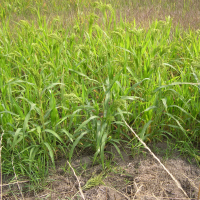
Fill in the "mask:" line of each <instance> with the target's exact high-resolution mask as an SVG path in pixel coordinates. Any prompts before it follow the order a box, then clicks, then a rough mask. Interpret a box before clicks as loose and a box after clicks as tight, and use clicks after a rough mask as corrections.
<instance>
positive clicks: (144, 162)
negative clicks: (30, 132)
mask: <svg viewBox="0 0 200 200" xmlns="http://www.w3.org/2000/svg"><path fill="white" fill-rule="evenodd" d="M151 149H153V150H154V152H155V151H156V152H159V153H158V154H157V156H158V158H159V159H160V160H161V162H162V163H163V164H164V165H165V167H166V168H167V169H168V170H169V171H170V172H171V173H172V174H173V176H174V177H175V178H176V179H177V180H178V181H179V182H180V184H181V186H182V188H183V190H184V191H185V192H186V193H187V196H185V195H184V193H183V192H182V191H181V190H180V189H179V188H178V187H177V185H176V183H175V182H174V181H173V180H172V178H171V177H170V176H169V174H168V173H167V172H166V171H165V170H164V169H163V167H162V166H161V165H160V164H159V163H158V162H157V161H156V160H155V159H154V158H153V157H152V156H151V155H150V154H149V153H148V152H147V151H145V150H142V149H141V150H140V154H135V153H134V154H135V155H133V152H131V150H129V149H127V150H126V151H123V150H122V155H123V159H124V160H122V159H121V158H120V156H118V153H117V152H116V150H115V149H114V148H113V147H108V148H107V151H109V152H112V154H110V153H106V160H107V161H106V163H107V164H105V166H106V169H105V170H104V171H102V166H101V164H97V163H96V164H95V165H93V163H92V157H90V156H82V157H81V158H79V159H76V160H74V161H73V162H72V166H73V168H74V169H75V171H76V175H77V178H78V180H79V182H80V185H81V188H82V190H83V195H84V198H85V199H87V200H89V199H91V200H93V199H95V200H123V199H124V200H125V199H130V200H132V199H141V200H143V199H144V200H150V199H152V200H153V199H171V200H172V199H174V200H175V199H197V198H198V193H199V189H200V188H199V186H200V167H199V165H197V164H196V163H195V162H194V163H191V162H190V163H189V162H188V161H187V160H186V159H185V158H182V157H181V156H180V154H179V152H177V151H176V150H174V151H173V150H172V149H170V148H169V147H167V145H166V143H158V144H157V145H156V146H154V147H151ZM141 152H142V153H141ZM166 155H168V156H170V158H168V159H166ZM108 161H109V162H108ZM108 163H109V164H108ZM84 164H85V168H84ZM86 166H87V167H86ZM95 177H96V180H97V178H98V177H99V182H98V183H100V184H99V185H96V186H95V183H94V182H93V183H91V182H90V183H91V184H90V186H88V188H85V187H84V186H85V184H86V183H89V182H88V180H89V179H90V178H93V180H94V178H95ZM101 177H102V179H101ZM77 178H76V177H75V176H74V174H73V172H72V170H71V172H69V166H68V164H67V161H66V160H64V159H63V160H60V161H59V162H57V167H56V171H54V172H53V171H52V173H51V175H50V176H49V177H48V179H47V181H46V182H47V183H48V184H47V185H46V186H45V187H44V188H43V191H40V192H38V193H37V194H36V193H35V194H31V193H24V199H26V200H33V199H76V200H78V199H82V197H81V194H80V192H79V184H78V181H77ZM90 180H91V179H90ZM91 185H93V186H91ZM4 189H5V190H4V198H3V199H5V200H6V199H15V198H14V197H8V195H7V197H6V195H5V193H6V188H4ZM10 189H11V187H10ZM14 189H15V190H17V189H18V188H17V186H15V187H13V188H12V190H14ZM18 191H19V190H18ZM7 192H8V188H7ZM18 193H19V192H18ZM16 194H17V193H16ZM17 196H19V198H18V199H22V198H20V194H18V195H17Z"/></svg>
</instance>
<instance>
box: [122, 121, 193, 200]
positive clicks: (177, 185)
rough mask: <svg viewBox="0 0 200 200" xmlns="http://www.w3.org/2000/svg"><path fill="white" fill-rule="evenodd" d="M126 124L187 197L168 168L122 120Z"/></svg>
mask: <svg viewBox="0 0 200 200" xmlns="http://www.w3.org/2000/svg"><path fill="white" fill-rule="evenodd" d="M123 120H124V119H123ZM124 123H125V124H126V126H127V127H128V128H129V129H130V130H131V132H132V133H133V134H134V135H135V137H137V139H138V140H139V141H140V142H141V143H142V144H143V145H144V147H145V148H146V149H147V150H148V151H149V152H150V154H151V155H152V156H153V157H154V158H155V159H156V160H157V161H158V162H159V163H160V165H161V166H162V167H163V168H164V170H165V171H166V172H167V173H168V174H169V175H170V176H171V178H172V179H173V180H174V182H175V183H176V185H177V187H178V188H179V189H180V190H181V191H182V192H183V193H184V195H185V196H186V197H187V198H189V197H188V195H187V193H186V192H185V191H184V190H183V188H182V187H181V184H180V183H179V182H178V181H177V180H176V178H175V177H174V176H173V175H172V174H171V173H170V172H169V170H168V169H167V168H166V167H165V166H164V165H163V164H162V163H161V161H160V159H159V158H158V157H156V155H155V154H154V153H153V152H152V151H151V149H150V148H149V147H148V146H147V145H146V144H145V143H144V142H143V141H142V140H141V139H140V137H139V136H138V135H137V134H136V133H135V131H134V130H133V129H132V128H131V127H130V126H129V125H128V123H127V122H126V121H125V120H124Z"/></svg>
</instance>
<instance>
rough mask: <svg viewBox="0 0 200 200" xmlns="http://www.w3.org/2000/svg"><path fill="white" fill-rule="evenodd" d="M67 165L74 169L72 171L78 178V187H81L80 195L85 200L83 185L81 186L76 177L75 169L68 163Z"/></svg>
mask: <svg viewBox="0 0 200 200" xmlns="http://www.w3.org/2000/svg"><path fill="white" fill-rule="evenodd" d="M67 163H68V165H69V166H70V168H71V169H72V171H73V173H74V176H75V177H76V179H77V181H78V185H79V187H78V188H79V192H80V194H81V196H82V198H83V199H84V200H85V197H84V194H83V191H82V188H81V184H80V181H79V179H78V177H77V176H76V173H75V171H74V169H73V167H72V166H71V164H70V163H69V162H68V161H67Z"/></svg>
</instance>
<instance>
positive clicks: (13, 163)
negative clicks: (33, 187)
mask: <svg viewBox="0 0 200 200" xmlns="http://www.w3.org/2000/svg"><path fill="white" fill-rule="evenodd" d="M12 166H13V172H14V174H15V179H16V181H17V182H16V183H17V186H18V189H19V191H20V194H21V196H22V199H23V200H24V195H23V194H22V190H21V187H20V185H19V182H18V180H17V175H16V173H15V167H14V163H13V157H12Z"/></svg>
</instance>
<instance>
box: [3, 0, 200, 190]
mask: <svg viewBox="0 0 200 200" xmlns="http://www.w3.org/2000/svg"><path fill="white" fill-rule="evenodd" d="M7 2H9V3H8V4H3V5H4V7H0V17H1V21H2V23H1V25H0V126H1V128H2V129H3V130H4V132H5V134H4V137H3V150H2V160H4V162H3V173H5V174H11V173H12V171H11V170H10V169H11V164H10V160H11V159H10V158H11V156H14V158H15V159H14V164H15V169H16V171H17V173H21V174H23V175H28V176H29V177H32V178H33V179H34V178H35V177H37V176H40V177H42V176H44V175H46V174H47V171H46V168H47V166H49V165H50V164H51V163H53V165H55V159H56V158H58V157H59V156H60V155H63V154H65V155H67V157H68V158H69V160H71V159H72V156H73V154H74V151H75V149H76V148H83V149H84V148H91V149H92V151H93V152H94V161H95V160H96V159H97V158H98V157H100V159H101V163H102V166H103V167H105V166H104V163H105V162H104V161H105V160H104V150H105V147H106V145H107V144H111V145H113V146H114V147H115V148H116V150H117V152H118V153H119V154H120V155H121V152H120V149H119V145H120V144H121V143H122V142H125V143H127V145H128V144H129V145H130V146H131V145H133V144H134V145H135V144H137V141H136V140H135V138H132V136H130V134H129V132H128V130H127V128H126V127H125V125H124V123H123V119H122V115H123V116H124V118H125V120H126V121H128V122H129V124H130V125H131V126H132V127H134V130H135V131H136V132H137V133H138V135H139V136H140V138H141V139H142V140H144V141H156V140H163V139H164V138H165V137H167V138H169V139H172V138H173V139H175V140H176V142H177V144H179V147H180V148H181V149H185V151H187V152H188V153H189V154H190V155H191V156H193V157H195V158H196V159H197V158H198V159H199V156H198V155H197V153H198V152H197V151H196V150H195V148H194V146H196V145H197V146H198V145H199V142H200V136H199V129H200V125H199V122H200V115H199V113H200V105H199V91H200V90H199V89H200V88H199V87H200V86H199V78H200V74H199V70H198V67H199V66H198V65H199V64H198V63H199V59H200V55H199V53H200V43H199V33H198V32H195V31H192V30H188V31H185V32H181V31H180V30H179V29H178V28H177V29H176V30H175V31H172V30H171V23H172V20H171V18H170V17H167V18H166V20H165V21H155V22H153V23H152V24H150V27H149V28H148V29H147V30H145V29H142V28H138V27H136V24H135V22H133V23H126V22H125V21H123V20H122V19H121V20H120V22H119V23H117V22H116V14H115V10H114V9H113V7H112V6H111V5H110V4H108V5H107V4H105V3H102V2H96V3H95V4H93V6H94V7H93V9H92V11H91V13H90V15H88V16H89V17H88V21H87V20H86V19H85V18H84V15H81V10H80V9H81V5H80V4H79V3H80V2H79V1H77V2H76V1H70V3H69V7H73V8H74V9H75V10H76V11H77V13H78V16H77V18H75V19H76V21H75V22H74V24H73V26H69V27H67V28H65V29H64V28H63V26H62V23H60V21H61V20H60V18H59V17H58V16H57V17H55V18H54V19H50V18H49V19H46V17H45V14H44V13H45V12H44V9H46V8H43V7H45V4H44V3H45V2H44V1H31V0H30V1H26V2H27V3H25V1H24V2H23V1H22V2H23V3H21V2H19V1H17V0H15V1H7ZM84 2H85V1H83V5H82V6H84ZM55 3H56V1H52V4H55ZM85 3H86V2H85ZM22 4H23V5H22ZM25 7H26V8H27V9H31V12H32V14H33V15H34V13H36V16H37V18H36V21H37V22H35V21H34V20H31V19H29V20H20V21H16V22H15V23H14V25H13V23H12V21H10V20H9V16H10V17H11V14H12V12H19V13H25V12H26V11H25ZM60 7H62V5H60ZM52 9H56V8H52ZM54 11H55V10H54ZM6 12H9V13H10V15H8V17H7V18H6V14H5V13H6ZM55 12H56V11H55ZM101 16H103V23H102V24H101V23H99V21H98V20H99V19H100V18H101ZM5 18H6V19H5ZM11 23H12V25H13V27H12V26H11V25H10V24H11ZM72 27H74V29H73V28H72ZM13 30H15V31H13ZM119 110H120V112H119ZM186 144H188V145H186ZM134 145H133V146H134ZM121 156H122V155H121ZM98 181H101V177H100V179H98ZM98 181H97V182H98ZM92 184H93V182H92ZM94 184H96V183H94ZM86 187H88V188H89V187H90V186H86Z"/></svg>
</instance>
